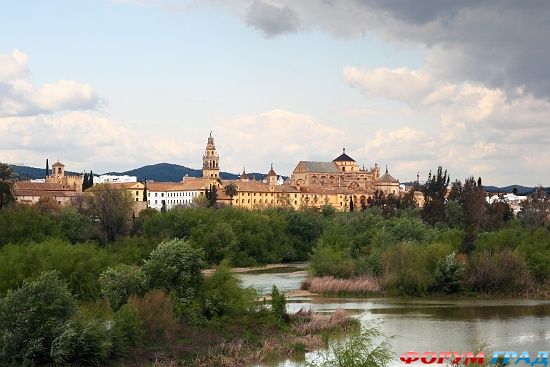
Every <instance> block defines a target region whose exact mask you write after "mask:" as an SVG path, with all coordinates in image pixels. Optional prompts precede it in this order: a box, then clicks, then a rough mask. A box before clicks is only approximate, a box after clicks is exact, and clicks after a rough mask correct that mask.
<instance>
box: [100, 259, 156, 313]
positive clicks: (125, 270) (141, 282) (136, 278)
mask: <svg viewBox="0 0 550 367" xmlns="http://www.w3.org/2000/svg"><path fill="white" fill-rule="evenodd" d="M99 284H100V287H101V295H102V296H103V298H104V299H105V300H106V301H107V302H108V303H109V305H110V306H111V308H112V309H113V310H118V309H119V308H120V306H122V305H123V304H125V303H126V302H127V301H128V297H130V295H132V294H134V295H137V296H142V295H143V294H144V293H145V291H146V290H147V278H146V277H145V273H144V272H143V270H141V269H140V268H139V267H137V266H129V265H119V266H117V267H114V268H108V269H107V270H105V271H104V272H103V273H101V276H100V277H99Z"/></svg>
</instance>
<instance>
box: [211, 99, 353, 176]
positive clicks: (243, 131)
mask: <svg viewBox="0 0 550 367" xmlns="http://www.w3.org/2000/svg"><path fill="white" fill-rule="evenodd" d="M215 137H216V143H217V144H218V149H219V150H220V155H221V158H220V162H221V163H220V166H222V169H224V170H225V169H227V170H229V171H232V172H238V171H240V170H242V167H243V165H246V167H247V170H257V171H260V172H263V171H265V172H267V171H268V170H269V164H270V162H274V164H275V169H276V170H277V172H279V173H281V174H288V173H289V172H292V170H293V169H294V167H295V165H296V164H297V163H298V161H299V160H332V158H334V157H336V156H337V155H338V154H339V153H338V152H340V151H341V149H342V147H343V146H345V145H346V144H350V142H349V141H347V138H346V134H345V132H344V131H342V130H341V129H338V128H334V127H331V126H328V125H327V124H325V123H323V122H320V121H318V120H316V119H315V118H313V117H311V116H307V115H303V114H298V113H294V112H291V111H286V110H271V111H267V112H264V113H260V114H256V115H238V116H234V117H231V118H227V119H223V120H221V121H220V122H219V123H218V124H217V126H216V129H215ZM352 153H353V152H352V151H350V154H352Z"/></svg>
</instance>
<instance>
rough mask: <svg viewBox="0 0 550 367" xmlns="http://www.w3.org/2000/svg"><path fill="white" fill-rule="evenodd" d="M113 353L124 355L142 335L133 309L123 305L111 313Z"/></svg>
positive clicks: (137, 317) (139, 340)
mask: <svg viewBox="0 0 550 367" xmlns="http://www.w3.org/2000/svg"><path fill="white" fill-rule="evenodd" d="M113 322H114V325H113V328H112V336H113V353H114V354H116V355H125V354H126V353H127V352H128V350H130V348H132V347H134V346H136V345H138V344H139V343H140V342H141V339H142V337H143V330H142V329H141V321H140V319H139V316H138V314H137V312H136V310H135V309H133V308H132V307H131V306H130V305H128V304H126V305H123V306H122V307H120V308H119V309H118V311H117V312H115V314H114V315H113Z"/></svg>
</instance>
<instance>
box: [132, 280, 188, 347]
mask: <svg viewBox="0 0 550 367" xmlns="http://www.w3.org/2000/svg"><path fill="white" fill-rule="evenodd" d="M128 304H129V305H130V307H131V308H132V309H133V310H135V312H136V314H137V315H138V317H139V320H140V324H141V328H142V330H143V338H144V342H146V343H153V344H162V343H172V342H173V341H174V338H175V335H176V332H177V330H178V323H177V320H176V318H175V316H174V307H173V304H172V300H171V299H170V296H168V295H167V294H166V293H165V292H164V291H162V290H160V289H153V290H151V291H149V292H147V293H146V294H145V295H144V296H143V297H141V298H140V297H136V296H130V298H129V299H128Z"/></svg>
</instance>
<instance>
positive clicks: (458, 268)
mask: <svg viewBox="0 0 550 367" xmlns="http://www.w3.org/2000/svg"><path fill="white" fill-rule="evenodd" d="M463 272H464V266H463V265H462V263H460V262H458V261H457V259H456V257H455V253H454V252H453V253H451V254H449V255H447V256H445V258H443V259H440V260H439V261H438V262H437V266H436V268H435V273H434V278H435V282H434V285H433V287H434V289H435V291H436V292H443V293H447V294H449V293H455V292H458V291H460V289H461V288H462V283H461V277H462V273H463Z"/></svg>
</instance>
